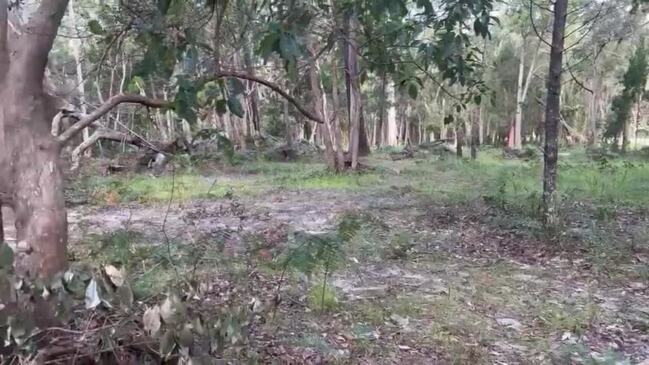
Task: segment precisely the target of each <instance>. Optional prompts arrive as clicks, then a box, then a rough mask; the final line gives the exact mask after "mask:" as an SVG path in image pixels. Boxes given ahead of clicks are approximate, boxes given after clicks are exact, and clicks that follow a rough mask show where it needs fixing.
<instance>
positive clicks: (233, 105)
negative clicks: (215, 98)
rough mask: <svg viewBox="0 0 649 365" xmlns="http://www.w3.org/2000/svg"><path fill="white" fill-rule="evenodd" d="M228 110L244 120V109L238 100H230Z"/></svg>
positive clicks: (233, 98)
mask: <svg viewBox="0 0 649 365" xmlns="http://www.w3.org/2000/svg"><path fill="white" fill-rule="evenodd" d="M228 109H229V110H230V113H232V114H234V115H236V116H237V117H239V118H243V114H244V113H243V107H242V106H241V103H240V102H239V99H237V98H236V97H232V98H229V99H228Z"/></svg>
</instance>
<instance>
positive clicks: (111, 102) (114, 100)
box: [58, 94, 169, 144]
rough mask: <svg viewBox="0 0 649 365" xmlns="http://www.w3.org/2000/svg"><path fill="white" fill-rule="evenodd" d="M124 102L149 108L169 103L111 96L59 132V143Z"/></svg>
mask: <svg viewBox="0 0 649 365" xmlns="http://www.w3.org/2000/svg"><path fill="white" fill-rule="evenodd" d="M124 103H127V104H140V105H144V106H147V107H150V108H163V107H165V106H168V105H169V102H168V101H164V100H156V99H151V98H147V97H146V96H141V95H124V94H119V95H115V96H112V97H111V98H110V99H108V100H107V101H106V102H105V103H103V104H102V105H101V106H99V108H97V109H95V110H94V111H93V112H92V113H90V114H88V115H85V116H83V117H82V118H81V119H80V120H79V122H77V123H75V124H73V125H72V126H71V127H70V128H68V129H67V130H66V131H65V132H63V133H61V135H60V136H59V138H58V141H59V143H61V144H65V143H67V142H68V141H70V139H72V138H73V137H74V136H76V135H77V134H78V133H79V132H81V131H82V130H83V129H84V128H86V127H88V126H90V125H91V124H92V123H94V122H95V121H97V120H99V118H101V117H103V116H104V115H106V114H107V113H108V112H110V111H111V110H112V109H113V108H115V107H116V106H118V105H120V104H124Z"/></svg>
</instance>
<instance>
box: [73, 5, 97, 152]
mask: <svg viewBox="0 0 649 365" xmlns="http://www.w3.org/2000/svg"><path fill="white" fill-rule="evenodd" d="M75 5H76V4H75V1H74V0H70V6H69V8H70V19H72V21H73V22H74V24H73V28H75V30H76V29H78V25H77V24H76V22H77V20H78V18H77V15H76V13H75V9H74V7H75ZM81 39H82V38H81V37H80V36H79V35H78V34H77V35H76V37H72V38H70V42H69V43H70V48H71V49H72V55H73V57H74V63H75V65H76V73H77V92H78V93H79V106H80V109H81V112H82V113H83V114H87V113H88V112H87V107H86V90H85V89H86V88H85V78H84V75H83V64H82V61H81V47H82V43H81V42H82V41H81ZM89 137H90V131H89V130H88V128H85V129H84V130H83V140H84V141H87V140H88V138H89ZM85 155H86V156H87V157H90V156H91V155H92V150H91V149H88V150H86V152H85Z"/></svg>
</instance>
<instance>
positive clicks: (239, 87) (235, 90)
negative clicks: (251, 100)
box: [228, 78, 246, 95]
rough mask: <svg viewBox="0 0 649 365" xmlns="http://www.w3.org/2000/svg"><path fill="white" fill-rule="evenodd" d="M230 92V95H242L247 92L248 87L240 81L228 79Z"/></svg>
mask: <svg viewBox="0 0 649 365" xmlns="http://www.w3.org/2000/svg"><path fill="white" fill-rule="evenodd" d="M228 91H229V92H230V95H241V94H243V92H244V91H246V86H245V85H244V84H243V82H241V80H239V79H235V78H230V79H228Z"/></svg>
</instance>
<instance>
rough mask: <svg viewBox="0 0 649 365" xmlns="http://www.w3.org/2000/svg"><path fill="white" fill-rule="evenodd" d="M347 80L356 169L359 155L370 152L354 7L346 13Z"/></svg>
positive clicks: (353, 165)
mask: <svg viewBox="0 0 649 365" xmlns="http://www.w3.org/2000/svg"><path fill="white" fill-rule="evenodd" d="M345 17H346V19H345V30H346V32H347V37H346V39H345V48H344V49H345V51H344V56H345V57H344V58H345V80H346V85H347V108H348V114H349V141H350V142H349V147H350V151H349V152H350V154H351V156H352V169H356V168H357V165H358V157H359V156H367V155H368V154H369V152H370V151H369V144H368V142H367V132H366V130H365V119H364V118H363V105H362V102H363V101H362V97H361V90H360V73H359V70H358V46H357V44H356V34H357V30H358V20H357V19H356V11H355V9H352V10H351V11H349V12H347V14H346V15H345Z"/></svg>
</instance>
